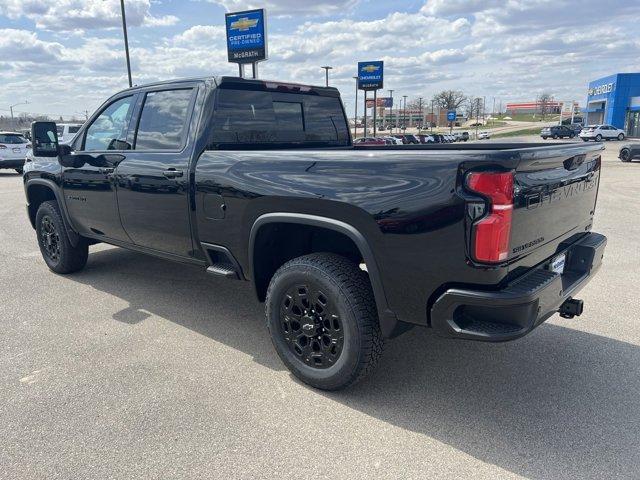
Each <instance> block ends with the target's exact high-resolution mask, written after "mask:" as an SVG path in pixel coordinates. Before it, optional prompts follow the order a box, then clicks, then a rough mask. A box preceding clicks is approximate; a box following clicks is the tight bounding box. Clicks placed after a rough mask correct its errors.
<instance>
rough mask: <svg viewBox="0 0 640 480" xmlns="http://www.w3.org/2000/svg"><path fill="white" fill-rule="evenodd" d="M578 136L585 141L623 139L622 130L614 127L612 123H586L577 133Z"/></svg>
mask: <svg viewBox="0 0 640 480" xmlns="http://www.w3.org/2000/svg"><path fill="white" fill-rule="evenodd" d="M579 136H580V138H581V139H582V140H584V141H585V142H588V141H589V140H595V141H596V142H601V141H602V140H624V130H621V129H620V128H616V127H614V126H612V125H588V126H586V127H584V128H583V129H582V130H581V131H580V134H579Z"/></svg>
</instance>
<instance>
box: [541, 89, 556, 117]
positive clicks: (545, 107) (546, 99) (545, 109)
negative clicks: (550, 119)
mask: <svg viewBox="0 0 640 480" xmlns="http://www.w3.org/2000/svg"><path fill="white" fill-rule="evenodd" d="M552 100H553V96H552V95H551V94H550V93H547V92H543V93H541V94H540V96H539V97H538V107H539V109H540V115H542V120H544V117H545V115H546V114H548V113H549V112H550V110H551V101H552Z"/></svg>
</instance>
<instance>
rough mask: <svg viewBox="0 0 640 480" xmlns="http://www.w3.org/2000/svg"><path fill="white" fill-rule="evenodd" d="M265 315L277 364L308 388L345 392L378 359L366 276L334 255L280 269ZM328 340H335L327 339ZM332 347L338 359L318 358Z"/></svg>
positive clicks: (375, 322)
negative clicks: (278, 360) (337, 352)
mask: <svg viewBox="0 0 640 480" xmlns="http://www.w3.org/2000/svg"><path fill="white" fill-rule="evenodd" d="M305 290H306V291H305ZM300 292H304V294H300ZM314 292H315V293H314ZM305 298H306V299H307V302H306V303H305ZM323 302H324V303H323ZM318 307H322V308H318ZM296 309H297V310H296ZM318 311H321V312H324V316H322V313H320V314H318ZM266 316H267V327H268V329H269V333H270V335H271V340H272V342H273V345H274V347H275V349H276V351H277V353H278V355H279V356H280V358H281V359H282V361H283V363H284V364H285V365H286V366H287V368H289V370H290V371H291V372H292V373H293V374H294V375H295V376H296V377H298V378H299V379H300V380H302V381H303V382H305V383H307V384H309V385H311V386H313V387H316V388H319V389H323V390H339V389H342V388H345V387H348V386H349V385H352V384H354V383H356V382H357V381H359V380H361V379H362V378H364V377H366V376H367V375H368V374H370V373H371V372H372V371H373V370H374V368H375V366H376V364H377V363H378V360H379V359H380V357H381V356H382V351H383V345H384V342H383V337H382V334H381V332H380V325H379V320H378V313H377V309H376V304H375V299H374V295H373V290H372V289H371V283H370V281H369V277H368V276H367V274H366V273H365V272H363V271H362V270H360V268H358V266H357V265H356V264H354V263H353V262H351V261H350V260H348V259H347V258H345V257H342V256H340V255H336V254H333V253H314V254H310V255H305V256H302V257H298V258H294V259H293V260H290V261H289V262H287V263H285V264H284V265H283V266H282V267H280V268H279V269H278V271H277V272H276V273H275V274H274V276H273V278H272V279H271V282H270V284H269V288H268V290H267V298H266ZM332 318H333V319H337V322H338V323H332V320H331V319H332ZM314 322H315V323H314ZM313 325H316V326H317V331H314V330H312V329H313V328H314V327H313ZM325 326H327V331H326V332H325V329H324V327H325ZM336 326H337V327H338V328H337V329H335V328H333V327H336ZM307 330H308V331H309V332H313V333H312V334H311V333H305V332H306V331H307ZM316 333H317V334H318V336H317V337H315V336H309V335H316ZM330 335H334V336H335V339H333V338H334V337H332V339H331V340H328V337H329V336H330ZM325 336H326V337H327V338H326V337H325ZM304 337H306V339H305V338H304ZM340 338H341V340H340ZM302 340H304V342H302ZM325 342H326V343H325ZM334 346H336V347H339V348H340V351H339V354H338V356H336V357H335V358H334V357H332V356H331V355H332V353H331V352H329V350H327V351H326V356H324V355H325V347H326V348H328V349H333V347H334ZM311 347H313V348H311ZM316 347H317V348H318V350H317V351H315V353H314V350H315V348H316ZM314 355H315V356H314ZM333 355H335V353H334V354H333ZM319 357H322V358H319ZM316 362H318V363H316Z"/></svg>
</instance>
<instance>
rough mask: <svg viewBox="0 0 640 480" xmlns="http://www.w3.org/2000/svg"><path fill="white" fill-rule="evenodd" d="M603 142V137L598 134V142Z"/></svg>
mask: <svg viewBox="0 0 640 480" xmlns="http://www.w3.org/2000/svg"><path fill="white" fill-rule="evenodd" d="M601 141H602V135H600V134H598V135H596V142H601Z"/></svg>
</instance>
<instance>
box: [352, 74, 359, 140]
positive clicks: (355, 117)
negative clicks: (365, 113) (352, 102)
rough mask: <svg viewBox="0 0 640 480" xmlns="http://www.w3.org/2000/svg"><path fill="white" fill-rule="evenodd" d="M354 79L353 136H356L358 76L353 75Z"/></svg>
mask: <svg viewBox="0 0 640 480" xmlns="http://www.w3.org/2000/svg"><path fill="white" fill-rule="evenodd" d="M353 79H354V80H355V81H356V106H355V111H354V112H353V138H354V139H356V138H358V77H353Z"/></svg>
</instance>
